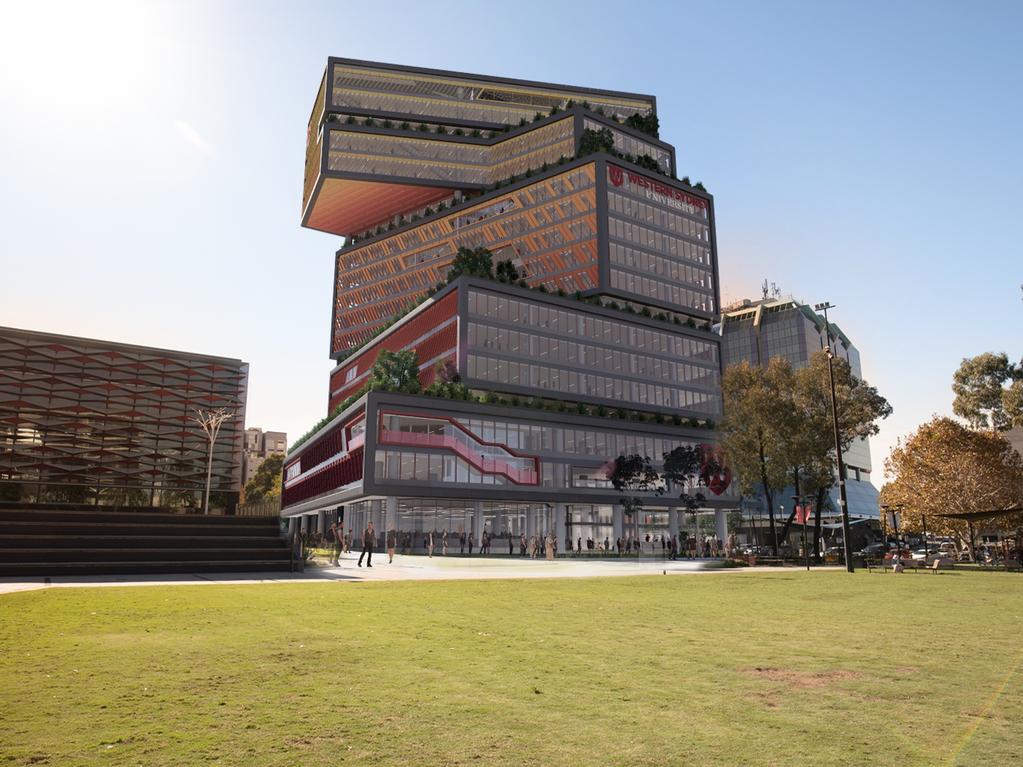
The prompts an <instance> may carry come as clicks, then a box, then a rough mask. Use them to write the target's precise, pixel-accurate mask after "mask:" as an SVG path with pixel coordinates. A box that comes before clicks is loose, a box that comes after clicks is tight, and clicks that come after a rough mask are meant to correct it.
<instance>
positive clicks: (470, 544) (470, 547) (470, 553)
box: [466, 534, 472, 557]
mask: <svg viewBox="0 0 1023 767" xmlns="http://www.w3.org/2000/svg"><path fill="white" fill-rule="evenodd" d="M467 538H468V540H467V541H466V543H468V544H469V556H470V557H471V556H472V535H471V534H470V535H469V536H467Z"/></svg>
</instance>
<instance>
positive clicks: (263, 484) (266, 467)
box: [242, 453, 284, 503]
mask: <svg viewBox="0 0 1023 767" xmlns="http://www.w3.org/2000/svg"><path fill="white" fill-rule="evenodd" d="M283 471H284V454H283V453H271V454H270V455H268V456H267V457H266V460H264V461H263V463H261V464H259V468H258V469H256V473H255V474H253V475H252V478H251V479H250V480H249V481H248V482H246V483H245V487H244V488H243V490H242V503H258V502H260V501H268V500H271V499H273V498H280V497H281V482H282V472H283Z"/></svg>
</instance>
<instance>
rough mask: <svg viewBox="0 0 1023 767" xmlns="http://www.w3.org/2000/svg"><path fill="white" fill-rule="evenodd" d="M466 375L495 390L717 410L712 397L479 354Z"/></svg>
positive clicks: (717, 401)
mask: <svg viewBox="0 0 1023 767" xmlns="http://www.w3.org/2000/svg"><path fill="white" fill-rule="evenodd" d="M468 375H469V378H471V379H475V380H479V381H488V382H490V383H492V384H495V388H497V389H500V388H501V386H502V385H507V386H521V387H527V388H532V389H537V390H538V394H539V395H540V396H543V394H545V393H547V392H560V393H564V394H570V395H580V396H584V397H599V398H602V399H606V400H615V401H617V402H625V403H630V404H632V405H634V406H642V405H653V406H655V407H657V408H660V409H666V410H689V411H694V412H698V413H703V414H713V415H716V414H717V413H718V412H719V409H720V398H719V397H718V396H717V395H713V394H707V393H704V392H697V391H691V390H689V389H680V388H676V387H672V386H662V385H659V384H651V383H641V382H638V381H625V380H622V379H621V378H613V377H610V376H603V375H594V374H590V373H580V372H577V371H575V370H565V369H563V368H557V367H553V366H550V365H531V364H528V363H524V362H513V361H511V360H501V359H494V358H492V357H485V356H483V355H480V354H470V355H469V359H468Z"/></svg>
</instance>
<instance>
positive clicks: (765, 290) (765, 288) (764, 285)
mask: <svg viewBox="0 0 1023 767" xmlns="http://www.w3.org/2000/svg"><path fill="white" fill-rule="evenodd" d="M760 289H761V290H762V291H763V292H764V300H765V301H766V300H767V278H766V277H765V278H764V283H763V284H762V285H761V286H760Z"/></svg>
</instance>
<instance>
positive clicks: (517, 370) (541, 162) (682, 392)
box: [282, 58, 735, 543]
mask: <svg viewBox="0 0 1023 767" xmlns="http://www.w3.org/2000/svg"><path fill="white" fill-rule="evenodd" d="M675 174H676V167H675V151H674V148H673V147H671V146H670V145H668V144H666V143H664V142H662V141H660V140H659V139H658V138H657V118H656V102H655V99H654V98H653V97H652V96H644V95H639V94H633V93H618V92H612V91H605V90H597V89H590V88H576V87H568V86H562V85H551V84H546V83H537V82H525V81H520V80H507V79H501V78H494V77H484V76H479V75H468V74H461V73H454V72H442V71H437V70H426V69H415V68H409V67H400V66H393V65H385V64H375V63H369V62H362V61H352V60H346V59H335V58H332V59H330V60H329V61H328V63H327V69H326V72H325V74H324V78H323V82H322V83H321V86H320V89H319V92H318V94H317V97H316V102H315V105H314V107H313V111H312V116H311V118H310V122H309V129H308V137H307V155H306V175H305V187H304V196H303V206H304V207H303V216H302V222H303V225H305V226H307V227H309V228H313V229H318V230H321V231H325V232H330V233H332V234H336V235H342V236H344V237H345V240H344V244H343V246H342V247H341V249H340V250H338V251H337V254H336V262H335V277H334V300H333V311H332V325H331V334H330V337H331V347H330V355H331V356H332V357H333V358H334V359H335V360H336V361H337V365H336V367H335V368H334V370H333V371H332V372H331V375H330V383H329V394H328V397H327V403H326V408H327V413H328V417H327V419H326V420H325V421H324V422H323V423H322V424H321V425H320V426H319V427H318V428H317V429H315V431H314V432H313V433H312V434H311V435H309V436H308V437H307V438H306V439H304V440H303V441H302V442H301V443H300V444H298V445H296V446H294V447H293V448H292V450H291V451H290V452H289V454H288V457H287V459H286V461H285V466H284V473H285V476H284V490H283V495H282V507H283V514H285V515H286V516H295V517H301V516H313V515H317V516H318V517H319V524H321V525H322V524H323V520H324V517H325V515H326V514H330V513H333V512H335V511H337V510H339V509H342V508H343V510H344V521H345V526H346V527H350V528H354V529H356V530H358V529H360V528H361V527H362V526H363V525H364V524H365V522H366V521H368V520H370V519H372V520H373V521H374V522H375V524H376V527H377V529H378V530H384V529H390V528H392V527H393V528H395V529H397V530H400V531H403V532H408V531H412V532H424V531H438V532H441V531H448V532H450V533H455V534H457V533H458V532H462V531H464V532H465V533H467V534H468V535H470V536H472V537H474V538H476V539H479V538H480V537H481V536H482V535H483V533H484V531H488V532H489V533H490V534H491V535H494V536H497V537H501V536H504V535H508V536H511V537H514V538H517V537H518V536H519V535H521V534H525V535H527V536H530V535H534V534H538V533H544V532H547V531H553V532H554V533H555V534H556V535H557V537H558V538H559V540H562V541H565V540H568V541H573V542H575V541H577V540H578V539H580V538H582V539H587V538H589V539H592V540H594V541H599V542H601V543H602V542H603V541H604V540H608V541H611V542H613V541H615V540H616V539H617V538H619V537H623V538H624V537H630V536H631V537H634V539H641V540H643V541H646V540H648V539H647V536H650V539H652V540H658V539H662V538H663V537H664V536H667V535H670V534H673V533H675V532H677V531H678V529H679V525H680V519H679V513H680V512H679V511H678V510H677V509H676V508H674V507H673V506H672V500H671V498H672V497H673V496H671V495H668V494H665V495H664V496H660V497H658V496H651V497H650V498H649V499H647V501H646V505H645V506H644V509H643V511H642V512H641V513H638V514H628V513H626V511H625V510H624V509H623V508H622V505H621V502H622V496H621V495H620V494H619V493H617V492H616V491H615V490H614V489H613V488H612V487H611V484H610V482H609V480H608V478H607V472H606V466H607V464H608V462H609V461H610V460H612V459H613V458H615V457H616V456H618V455H622V454H632V453H639V454H641V455H649V456H651V457H652V458H654V459H658V458H659V457H660V456H661V455H663V454H664V453H666V452H669V451H670V450H672V449H673V448H674V447H676V446H680V445H695V444H706V443H710V442H712V441H713V423H714V421H715V420H716V419H717V418H718V417H719V415H720V412H721V393H720V374H721V361H720V349H719V337H718V336H716V335H715V334H714V333H713V332H712V331H711V322H712V321H713V320H714V318H715V316H716V314H717V312H718V300H719V291H718V268H717V255H716V250H715V238H714V210H713V199H712V197H711V196H710V195H709V194H707V193H706V191H704V190H703V188H702V186H700V185H697V186H696V187H694V186H691V185H690V184H689V183H688V179H683V181H679V180H676V176H675ZM480 248H485V249H486V250H487V251H489V253H490V254H491V257H492V261H493V262H494V263H499V262H508V265H510V266H511V267H513V270H507V269H506V270H505V271H504V272H503V273H502V276H503V278H504V279H503V280H496V279H491V278H487V277H486V276H485V275H480V274H477V275H475V276H468V275H466V276H461V277H458V278H457V279H454V280H450V281H449V279H448V277H449V271H450V269H451V266H452V263H453V261H454V259H455V257H456V254H457V253H458V252H459V249H473V250H475V249H480ZM382 350H388V351H392V352H396V351H414V352H415V356H416V361H417V364H418V366H419V370H420V380H421V382H422V385H423V386H424V387H425V386H428V385H429V384H431V383H433V382H434V380H435V378H436V377H437V376H438V375H441V377H442V378H443V379H444V380H446V381H450V380H452V379H453V378H456V377H457V378H459V379H460V381H461V383H462V384H463V385H464V386H466V387H468V389H469V390H471V392H472V394H473V397H472V399H471V400H468V401H467V400H463V399H455V398H451V397H444V396H428V395H426V394H408V393H393V392H387V391H379V390H376V391H369V392H366V384H367V381H368V379H369V376H370V375H371V371H372V369H373V366H374V363H375V361H376V359H377V357H378V355H379V354H380V352H381V351H382ZM439 371H440V372H439ZM439 388H440V390H441V392H443V391H448V389H445V388H444V387H439ZM725 485H727V482H720V483H717V482H716V483H713V489H714V491H715V492H716V494H715V492H709V493H708V495H709V496H710V500H709V501H708V502H707V506H708V508H712V509H724V508H726V507H733V506H734V505H735V504H734V498H729V497H728V493H727V490H725V489H724V486H725ZM719 516H720V515H719ZM722 521H723V520H722ZM719 529H720V525H719Z"/></svg>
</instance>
